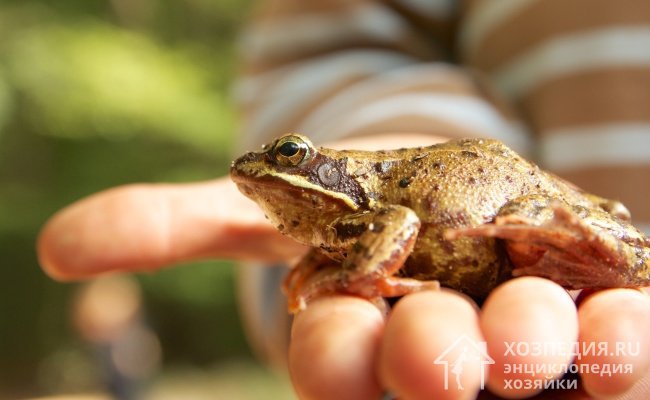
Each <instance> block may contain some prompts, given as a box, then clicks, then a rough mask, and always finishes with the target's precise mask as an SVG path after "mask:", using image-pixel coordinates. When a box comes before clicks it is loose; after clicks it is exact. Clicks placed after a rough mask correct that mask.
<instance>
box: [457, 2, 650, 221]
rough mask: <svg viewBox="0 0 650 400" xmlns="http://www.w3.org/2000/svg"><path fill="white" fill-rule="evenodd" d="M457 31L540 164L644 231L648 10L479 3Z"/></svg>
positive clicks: (645, 5)
mask: <svg viewBox="0 0 650 400" xmlns="http://www.w3.org/2000/svg"><path fill="white" fill-rule="evenodd" d="M515 3H516V4H515ZM461 30H462V34H461V36H460V41H459V44H460V46H461V53H462V54H463V57H464V58H465V60H466V61H467V62H468V63H469V64H471V65H473V66H475V67H476V68H479V69H481V70H483V71H485V72H486V73H487V74H488V76H490V78H491V80H492V82H493V84H494V85H496V86H497V88H498V89H499V90H500V91H501V92H502V93H503V94H505V95H506V96H507V97H508V98H509V99H510V100H511V101H512V102H513V103H514V104H515V105H516V106H517V107H518V108H519V109H520V110H521V111H522V116H523V118H525V120H526V121H527V122H528V124H529V126H530V128H531V129H532V131H533V132H534V133H535V134H536V138H537V142H538V147H537V154H538V155H539V161H540V163H542V164H543V165H544V166H545V167H547V168H550V169H552V170H554V171H556V172H557V173H559V174H561V175H563V176H564V177H566V178H568V179H570V180H572V181H574V182H575V183H577V184H578V185H580V186H582V187H584V188H585V189H587V190H590V191H593V192H596V193H598V194H601V195H603V196H606V197H611V198H617V199H620V200H622V201H623V202H624V203H625V204H626V205H628V206H629V208H630V209H631V211H632V214H633V216H634V218H635V221H636V222H637V223H638V224H640V225H643V224H645V225H646V226H647V227H650V206H649V205H648V202H647V201H645V200H644V199H645V198H646V196H648V195H650V185H649V184H648V183H649V181H650V2H647V1H639V0H622V1H617V2H613V1H606V0H567V1H562V2H558V1H553V0H525V1H517V2H512V1H510V2H509V1H487V0H477V1H475V2H473V4H471V6H470V7H468V8H467V15H466V16H465V19H464V21H463V23H462V28H461Z"/></svg>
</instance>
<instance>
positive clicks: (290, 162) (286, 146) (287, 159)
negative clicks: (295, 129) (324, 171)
mask: <svg viewBox="0 0 650 400" xmlns="http://www.w3.org/2000/svg"><path fill="white" fill-rule="evenodd" d="M274 155H275V160H276V161H277V163H278V164H280V165H282V166H285V167H295V166H297V165H299V164H300V163H301V162H303V161H305V160H306V159H307V157H309V144H308V143H307V142H305V141H304V140H303V139H302V138H300V137H298V136H285V137H283V138H280V140H278V142H277V143H276V145H275V151H274Z"/></svg>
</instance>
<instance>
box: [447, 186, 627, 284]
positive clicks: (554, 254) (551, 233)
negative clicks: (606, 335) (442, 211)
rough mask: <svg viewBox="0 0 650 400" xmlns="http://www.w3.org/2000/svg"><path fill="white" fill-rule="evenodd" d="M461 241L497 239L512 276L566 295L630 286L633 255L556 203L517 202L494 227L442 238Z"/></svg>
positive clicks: (452, 231) (544, 200) (537, 199)
mask: <svg viewBox="0 0 650 400" xmlns="http://www.w3.org/2000/svg"><path fill="white" fill-rule="evenodd" d="M603 214H605V212H604V211H603ZM462 236H484V237H496V238H500V239H503V240H504V241H505V246H506V250H507V252H508V255H509V257H510V260H511V261H512V264H513V266H514V269H513V275H514V276H522V275H535V276H541V277H545V278H549V279H551V280H553V281H555V282H557V283H559V284H560V285H562V286H564V287H566V288H570V289H582V288H602V287H612V286H633V282H632V281H631V278H630V274H629V272H630V271H629V260H631V259H634V257H635V256H634V254H631V253H630V252H633V251H634V249H633V248H632V247H631V246H628V245H626V244H625V243H623V242H621V241H620V240H618V239H617V238H616V237H614V236H613V235H612V234H611V233H610V232H608V231H607V230H606V229H603V228H602V227H596V226H594V225H591V224H589V223H587V222H585V220H584V219H583V218H581V217H580V216H579V215H578V213H577V212H575V211H573V210H572V209H571V208H569V206H567V205H566V204H564V203H561V202H559V201H557V200H551V199H547V198H543V197H541V196H531V197H529V198H526V199H518V200H517V201H515V202H512V203H510V204H508V205H506V206H505V207H504V209H503V210H502V213H501V214H500V215H499V216H497V217H496V218H495V221H494V223H490V224H484V225H480V226H476V227H467V228H460V229H450V230H448V231H447V232H445V238H446V239H448V240H453V239H455V238H458V237H462Z"/></svg>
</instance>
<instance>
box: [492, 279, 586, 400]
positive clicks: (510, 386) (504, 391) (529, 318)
mask: <svg viewBox="0 0 650 400" xmlns="http://www.w3.org/2000/svg"><path fill="white" fill-rule="evenodd" d="M481 328H482V330H483V335H484V336H485V339H486V341H487V345H488V349H489V352H490V356H492V358H493V359H494V361H495V363H494V365H491V366H490V377H489V380H488V387H489V389H490V390H491V391H492V392H493V393H495V394H497V395H500V396H503V397H508V398H512V397H516V398H520V397H527V396H530V395H533V394H534V393H537V392H540V391H541V388H542V387H543V386H544V383H545V382H547V381H548V380H550V379H555V378H558V377H559V376H561V375H562V372H561V371H563V369H564V371H566V367H567V366H568V365H569V363H570V362H571V358H572V351H571V349H573V347H572V345H573V344H574V343H575V341H576V340H577V336H578V319H577V314H576V309H575V305H574V304H573V301H572V299H571V297H570V296H569V295H568V294H567V292H566V291H565V290H564V289H562V288H561V287H560V286H558V285H557V284H555V283H553V282H551V281H549V280H546V279H542V278H535V277H525V278H519V279H514V280H511V281H508V282H506V283H504V284H503V285H501V286H499V287H497V289H496V290H495V291H494V292H492V294H491V295H490V296H489V297H488V299H487V300H486V302H485V304H484V306H483V311H482V313H481ZM538 366H539V367H538ZM536 368H542V369H537V370H536V371H537V372H535V373H530V371H531V370H532V369H536Z"/></svg>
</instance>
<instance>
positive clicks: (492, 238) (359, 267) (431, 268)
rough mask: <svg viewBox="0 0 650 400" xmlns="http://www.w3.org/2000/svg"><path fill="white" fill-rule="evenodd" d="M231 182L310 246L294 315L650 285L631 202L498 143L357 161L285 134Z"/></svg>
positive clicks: (470, 142)
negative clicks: (349, 304)
mask: <svg viewBox="0 0 650 400" xmlns="http://www.w3.org/2000/svg"><path fill="white" fill-rule="evenodd" d="M230 176H231V179H232V180H233V181H234V183H235V184H236V185H237V187H238V189H239V190H240V191H241V192H242V193H243V194H244V195H245V196H247V197H249V198H250V199H252V200H253V201H255V202H256V203H257V204H258V205H259V206H260V207H261V208H262V210H263V211H264V213H265V216H266V217H267V219H269V220H270V222H271V223H272V224H274V225H275V226H276V227H277V229H278V230H279V231H280V232H282V233H283V234H284V235H287V236H289V237H291V238H292V239H294V240H296V241H298V242H300V243H302V244H304V245H306V246H308V247H309V251H308V252H307V253H306V254H305V255H304V256H303V257H302V258H301V259H300V260H299V261H298V262H297V263H296V265H295V266H294V268H293V269H291V271H290V272H289V273H288V275H287V277H286V278H285V281H284V284H283V290H284V292H285V294H286V295H287V299H288V308H289V311H290V312H291V313H296V312H298V311H300V310H303V309H305V307H306V306H307V304H308V303H309V302H310V301H312V300H313V299H315V298H318V297H322V296H326V295H331V294H336V293H341V294H348V295H354V296H359V297H362V298H365V299H368V300H370V301H373V302H376V303H377V302H381V301H382V300H384V299H387V298H399V297H401V296H404V295H407V294H409V293H414V292H418V291H422V290H440V288H441V287H445V288H450V289H453V290H457V291H459V292H461V293H463V294H465V295H467V296H469V297H471V298H473V299H475V300H476V301H481V299H485V298H486V297H487V295H488V294H489V293H490V292H491V291H492V290H493V289H494V288H495V287H496V286H498V285H499V284H501V283H502V282H504V281H506V280H509V279H513V278H516V277H520V276H538V277H542V278H547V279H550V280H552V281H554V282H556V283H558V284H559V285H561V286H563V287H565V288H566V289H602V288H611V287H641V286H646V285H648V284H650V240H649V239H648V237H646V236H645V234H644V233H643V232H642V231H640V230H639V229H637V228H636V227H635V226H633V225H632V223H631V216H630V212H629V211H628V209H627V208H626V207H625V206H624V205H623V204H622V203H620V202H619V201H616V200H609V199H606V198H603V197H599V196H597V195H594V194H591V193H588V192H586V191H584V190H582V189H580V188H578V187H577V186H575V185H573V184H572V183H570V182H568V181H566V180H564V179H562V178H560V177H559V176H557V175H555V174H553V173H551V172H548V171H545V170H543V169H541V168H540V167H539V166H538V165H536V164H535V163H533V162H530V161H527V160H526V159H524V158H523V157H522V156H520V155H519V154H518V153H516V152H515V151H513V150H511V149H510V148H509V147H507V146H506V145H505V144H503V143H502V142H500V141H498V140H494V139H485V138H464V139H455V140H450V141H447V142H444V143H439V144H436V145H433V146H427V147H414V148H402V149H396V150H379V151H361V150H333V149H329V148H325V147H318V148H317V147H316V146H314V144H313V143H312V142H311V140H310V139H309V138H308V137H306V136H304V135H301V134H297V133H289V134H285V135H283V136H281V137H279V138H277V139H275V140H273V141H272V142H271V143H268V144H266V145H264V146H262V149H261V151H257V152H248V153H245V154H244V155H242V156H241V157H239V158H237V159H236V160H235V161H233V162H232V164H231V168H230Z"/></svg>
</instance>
